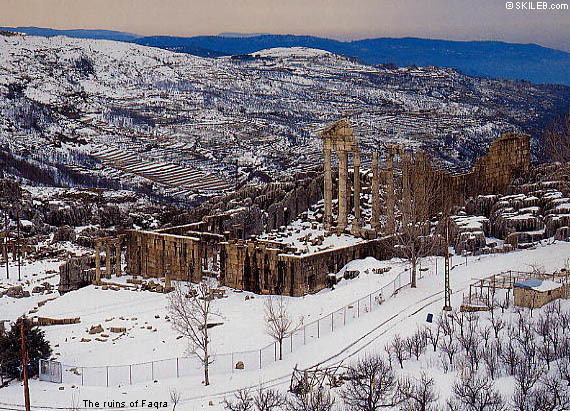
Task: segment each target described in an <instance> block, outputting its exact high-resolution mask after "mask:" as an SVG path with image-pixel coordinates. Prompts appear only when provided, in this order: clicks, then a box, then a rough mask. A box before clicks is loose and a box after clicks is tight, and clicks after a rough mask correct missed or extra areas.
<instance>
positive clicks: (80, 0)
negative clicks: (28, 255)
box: [0, 0, 570, 51]
mask: <svg viewBox="0 0 570 411" xmlns="http://www.w3.org/2000/svg"><path fill="white" fill-rule="evenodd" d="M506 3H507V2H506V1H503V0H0V26H39V27H51V28H58V29H71V28H89V29H111V30H121V31H128V32H132V33H138V34H143V35H152V34H160V35H179V36H193V35H204V34H218V33H221V32H245V33H247V32H264V33H277V34H310V35H318V36H324V37H331V38H337V39H358V38H370V37H380V36H390V37H404V36H416V37H428V38H443V39H451V40H503V41H509V42H517V43H537V44H541V45H544V46H548V47H554V48H559V49H562V50H566V51H570V10H529V9H525V10H520V9H519V10H516V9H515V10H507V8H506ZM531 3H532V2H531ZM539 3H540V4H539ZM560 3H566V4H568V3H570V0H556V2H549V3H544V2H534V3H532V5H533V6H534V7H541V6H545V5H546V6H548V7H549V6H550V5H551V4H560ZM529 4H530V3H528V2H526V3H524V5H526V7H529ZM517 6H519V7H523V3H522V2H518V4H517V2H516V1H515V2H514V5H513V7H515V8H516V7H517Z"/></svg>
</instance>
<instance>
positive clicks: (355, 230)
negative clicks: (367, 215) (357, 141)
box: [352, 150, 362, 235]
mask: <svg viewBox="0 0 570 411" xmlns="http://www.w3.org/2000/svg"><path fill="white" fill-rule="evenodd" d="M352 164H353V165H354V183H353V187H354V221H353V222H352V234H353V235H358V234H359V233H360V226H361V224H362V211H361V210H360V151H359V150H355V151H354V155H353V159H352Z"/></svg>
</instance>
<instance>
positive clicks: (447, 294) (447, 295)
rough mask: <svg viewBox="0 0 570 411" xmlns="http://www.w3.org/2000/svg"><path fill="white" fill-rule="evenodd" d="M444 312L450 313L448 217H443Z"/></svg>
mask: <svg viewBox="0 0 570 411" xmlns="http://www.w3.org/2000/svg"><path fill="white" fill-rule="evenodd" d="M443 310H444V311H451V289H450V288H449V216H445V305H444V306H443Z"/></svg>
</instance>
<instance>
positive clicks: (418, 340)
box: [406, 329, 427, 360]
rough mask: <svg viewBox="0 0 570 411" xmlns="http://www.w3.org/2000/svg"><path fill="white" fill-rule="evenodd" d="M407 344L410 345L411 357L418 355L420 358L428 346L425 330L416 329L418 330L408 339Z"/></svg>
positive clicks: (417, 357) (417, 358)
mask: <svg viewBox="0 0 570 411" xmlns="http://www.w3.org/2000/svg"><path fill="white" fill-rule="evenodd" d="M406 344H407V345H408V350H409V353H410V357H411V356H412V355H413V356H414V357H416V360H419V359H420V355H422V354H423V353H424V351H425V350H426V346H427V335H426V332H425V330H422V329H418V330H416V332H415V333H414V334H413V335H412V336H411V337H409V338H408V339H407V342H406Z"/></svg>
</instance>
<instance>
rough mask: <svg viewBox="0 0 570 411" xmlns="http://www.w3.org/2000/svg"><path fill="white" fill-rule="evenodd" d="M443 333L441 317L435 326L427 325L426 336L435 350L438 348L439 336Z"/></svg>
mask: <svg viewBox="0 0 570 411" xmlns="http://www.w3.org/2000/svg"><path fill="white" fill-rule="evenodd" d="M440 317H441V314H440ZM441 334H442V326H441V321H440V319H438V321H437V322H436V324H435V326H432V327H426V336H427V339H428V341H429V342H430V344H431V345H432V346H433V352H435V351H436V350H437V344H438V342H439V337H440V335H441Z"/></svg>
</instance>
